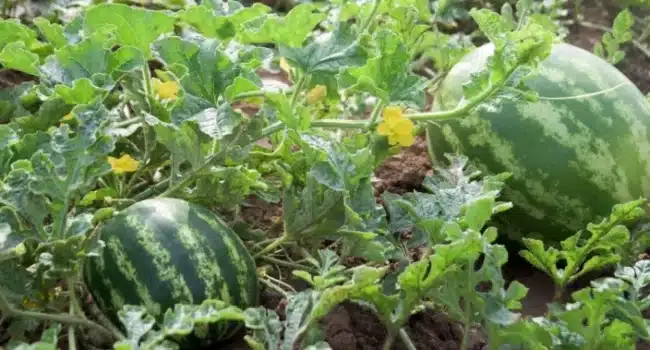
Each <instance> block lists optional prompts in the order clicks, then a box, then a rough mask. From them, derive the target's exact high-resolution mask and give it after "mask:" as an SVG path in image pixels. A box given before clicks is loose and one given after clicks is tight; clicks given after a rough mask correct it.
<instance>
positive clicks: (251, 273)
mask: <svg viewBox="0 0 650 350" xmlns="http://www.w3.org/2000/svg"><path fill="white" fill-rule="evenodd" d="M99 235H100V238H101V239H102V240H103V241H104V242H105V243H106V246H105V248H104V249H103V252H102V255H101V256H100V257H99V258H96V259H90V260H89V262H88V263H87V264H86V269H85V280H86V283H87V285H88V287H89V289H90V291H91V294H92V295H93V298H94V300H95V301H96V303H97V304H98V306H99V308H100V310H101V311H102V312H103V313H104V314H105V315H107V316H108V317H109V318H110V319H111V320H112V321H113V322H116V323H115V324H119V321H118V318H117V312H118V311H119V310H120V309H121V308H122V306H123V305H124V304H134V305H143V306H145V307H146V308H147V309H148V311H149V312H150V313H151V314H152V315H153V316H155V317H156V318H157V319H158V321H161V320H162V317H163V315H164V313H165V311H166V310H167V309H168V308H173V307H174V305H175V304H176V303H188V304H190V303H191V304H200V303H201V302H202V301H203V300H205V299H209V298H217V299H219V300H222V301H224V302H226V303H229V304H231V305H235V306H238V307H240V308H247V307H249V306H256V305H257V304H258V300H259V281H258V277H257V273H256V268H255V263H254V261H253V258H252V257H251V255H250V254H249V253H248V250H246V248H245V246H244V244H243V243H242V241H241V240H240V238H239V237H238V236H237V235H236V233H235V232H234V231H233V230H232V229H231V228H230V227H228V226H227V225H226V224H225V223H224V222H223V221H222V220H221V219H220V218H219V217H218V216H217V215H215V214H214V213H212V212H210V211H208V210H207V209H205V208H203V207H201V206H199V205H196V204H192V203H189V202H186V201H183V200H179V199H173V198H155V199H148V200H144V201H141V202H138V203H136V204H134V205H132V206H130V207H128V208H127V209H125V210H124V211H121V212H120V213H119V214H118V215H116V216H114V217H113V218H111V219H109V220H108V221H107V222H105V223H104V224H102V226H101V227H100V228H99ZM239 327H240V325H238V324H232V323H223V324H218V325H217V327H214V328H215V330H214V331H213V332H211V334H210V337H209V338H210V340H225V339H227V338H229V337H231V336H232V335H233V333H234V332H236V331H237V329H238V328H239ZM216 328H218V329H216Z"/></svg>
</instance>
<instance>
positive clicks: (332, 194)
mask: <svg viewBox="0 0 650 350" xmlns="http://www.w3.org/2000/svg"><path fill="white" fill-rule="evenodd" d="M284 224H285V230H286V232H287V233H288V234H289V235H291V236H292V237H294V238H295V239H298V240H303V239H304V240H308V239H312V240H313V239H322V238H324V237H327V236H328V235H333V234H335V233H336V231H337V230H338V229H339V228H340V227H341V226H343V224H345V204H344V193H343V192H341V191H335V190H333V189H331V188H329V187H327V186H324V185H322V184H321V183H319V182H317V181H316V180H315V179H314V177H313V176H310V175H307V183H306V185H305V187H304V188H302V189H300V188H299V187H297V186H296V185H295V184H294V185H292V186H288V187H287V188H286V189H285V191H284Z"/></svg>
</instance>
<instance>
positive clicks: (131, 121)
mask: <svg viewBox="0 0 650 350" xmlns="http://www.w3.org/2000/svg"><path fill="white" fill-rule="evenodd" d="M140 121H142V118H140V117H134V118H129V119H126V120H122V121H121V122H117V123H115V124H113V125H112V126H113V127H114V128H123V127H125V126H129V125H131V124H135V123H137V122H140Z"/></svg>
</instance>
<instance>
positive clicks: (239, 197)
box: [188, 166, 268, 209]
mask: <svg viewBox="0 0 650 350" xmlns="http://www.w3.org/2000/svg"><path fill="white" fill-rule="evenodd" d="M267 189H268V185H267V184H266V183H265V182H264V181H263V179H262V174H260V173H259V172H258V171H257V170H254V169H247V168H245V167H243V166H233V167H212V168H211V169H208V170H206V171H205V172H203V173H202V174H200V177H198V178H197V180H196V188H194V189H193V190H192V191H191V193H189V194H188V199H191V200H195V201H201V202H204V203H208V204H209V205H218V206H220V207H223V208H232V209H235V208H236V207H238V206H239V205H240V204H241V203H242V202H243V201H244V200H245V199H246V198H248V197H249V196H251V195H253V194H257V191H260V192H264V191H266V190H267Z"/></svg>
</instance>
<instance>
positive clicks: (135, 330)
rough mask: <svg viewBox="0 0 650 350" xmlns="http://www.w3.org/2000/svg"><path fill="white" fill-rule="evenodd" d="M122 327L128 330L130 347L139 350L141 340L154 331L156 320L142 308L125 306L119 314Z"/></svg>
mask: <svg viewBox="0 0 650 350" xmlns="http://www.w3.org/2000/svg"><path fill="white" fill-rule="evenodd" d="M117 316H118V317H119V319H120V322H121V323H122V325H124V328H125V329H126V333H127V337H128V342H129V345H131V346H132V347H133V348H134V349H138V348H139V346H138V344H139V343H140V340H141V339H142V338H143V337H144V336H145V334H147V332H149V331H150V330H152V329H153V326H154V324H155V322H156V321H155V320H154V318H153V316H151V315H148V314H147V311H146V309H145V308H144V307H142V306H139V305H138V306H136V305H125V306H124V307H122V310H120V311H119V312H118V313H117Z"/></svg>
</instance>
